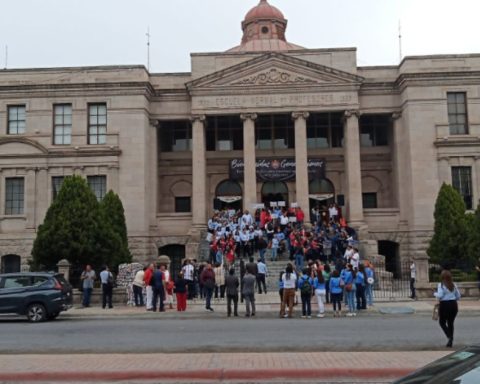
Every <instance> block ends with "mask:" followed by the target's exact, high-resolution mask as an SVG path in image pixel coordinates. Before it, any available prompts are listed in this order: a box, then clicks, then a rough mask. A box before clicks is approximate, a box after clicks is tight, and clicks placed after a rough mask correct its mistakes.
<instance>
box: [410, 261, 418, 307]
mask: <svg viewBox="0 0 480 384" xmlns="http://www.w3.org/2000/svg"><path fill="white" fill-rule="evenodd" d="M416 279H417V267H416V265H415V262H414V261H412V264H410V298H411V299H413V300H417V293H416V289H415V280H416Z"/></svg>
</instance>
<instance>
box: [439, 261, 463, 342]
mask: <svg viewBox="0 0 480 384" xmlns="http://www.w3.org/2000/svg"><path fill="white" fill-rule="evenodd" d="M434 296H435V297H436V298H437V299H438V301H439V302H440V306H439V309H438V315H439V324H440V327H441V328H442V330H443V332H444V333H445V336H447V339H448V343H447V348H451V347H452V345H453V330H454V327H453V323H454V322H455V317H457V313H458V304H457V301H458V300H459V299H460V292H459V291H458V288H457V286H456V285H455V284H454V283H453V279H452V274H451V273H450V271H447V270H444V271H443V272H442V273H441V275H440V283H438V287H437V291H436V292H435V293H434Z"/></svg>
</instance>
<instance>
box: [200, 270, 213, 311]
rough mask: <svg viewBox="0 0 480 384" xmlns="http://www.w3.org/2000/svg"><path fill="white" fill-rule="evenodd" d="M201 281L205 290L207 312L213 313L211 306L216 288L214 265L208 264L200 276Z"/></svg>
mask: <svg viewBox="0 0 480 384" xmlns="http://www.w3.org/2000/svg"><path fill="white" fill-rule="evenodd" d="M200 281H201V282H202V284H203V287H204V289H205V310H207V311H210V312H213V308H212V305H211V301H212V294H213V289H214V288H215V272H213V269H212V264H207V266H206V267H205V268H204V269H203V271H202V274H201V275H200Z"/></svg>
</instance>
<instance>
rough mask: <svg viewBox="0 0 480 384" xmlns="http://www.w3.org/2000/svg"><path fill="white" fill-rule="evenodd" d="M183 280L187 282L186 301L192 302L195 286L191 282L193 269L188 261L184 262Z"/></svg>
mask: <svg viewBox="0 0 480 384" xmlns="http://www.w3.org/2000/svg"><path fill="white" fill-rule="evenodd" d="M182 272H183V278H184V279H185V280H186V281H187V284H188V300H193V298H194V295H195V285H194V282H193V277H194V276H193V273H194V268H193V265H192V263H191V261H190V260H189V259H187V260H185V265H184V266H183V268H182Z"/></svg>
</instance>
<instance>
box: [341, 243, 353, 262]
mask: <svg viewBox="0 0 480 384" xmlns="http://www.w3.org/2000/svg"><path fill="white" fill-rule="evenodd" d="M353 253H354V251H353V247H352V246H351V245H348V246H347V249H346V251H345V254H344V255H343V258H344V259H345V261H346V262H347V263H350V259H351V258H352V256H353Z"/></svg>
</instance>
